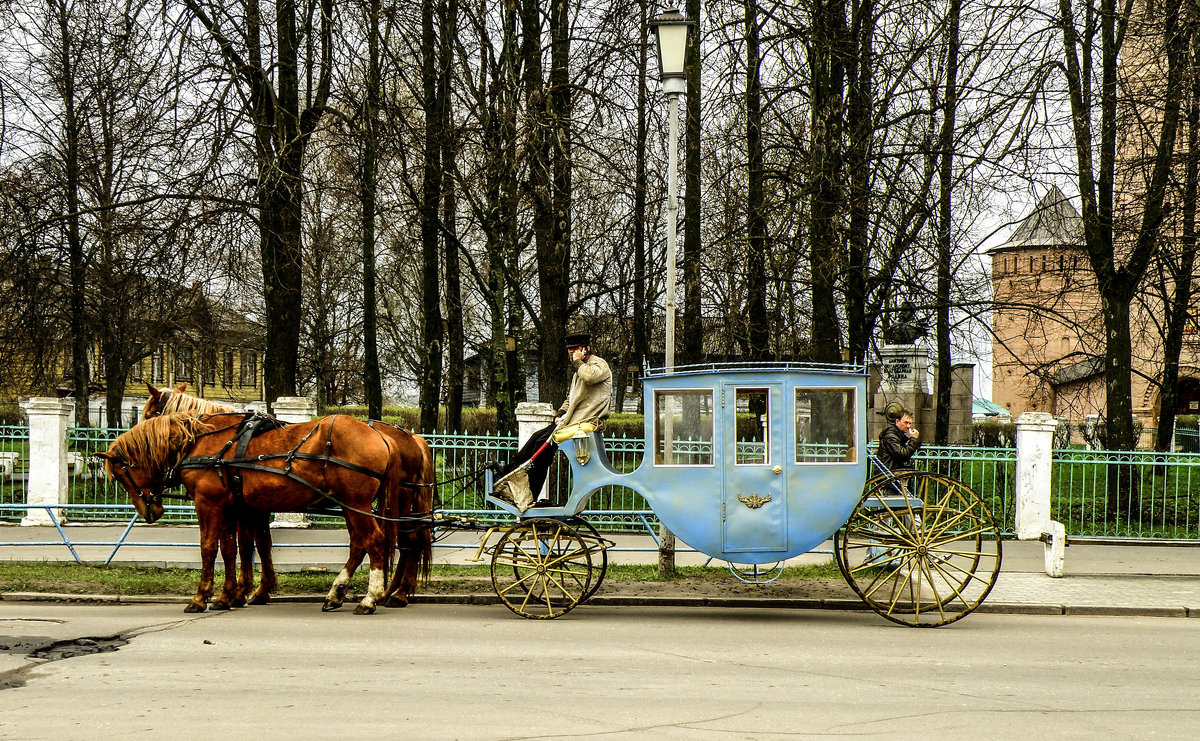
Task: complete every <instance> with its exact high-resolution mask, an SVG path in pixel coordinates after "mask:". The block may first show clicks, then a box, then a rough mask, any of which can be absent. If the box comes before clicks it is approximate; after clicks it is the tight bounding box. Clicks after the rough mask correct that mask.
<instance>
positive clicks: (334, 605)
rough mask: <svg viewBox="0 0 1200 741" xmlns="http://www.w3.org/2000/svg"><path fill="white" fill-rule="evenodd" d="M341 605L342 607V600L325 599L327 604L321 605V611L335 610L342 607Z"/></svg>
mask: <svg viewBox="0 0 1200 741" xmlns="http://www.w3.org/2000/svg"><path fill="white" fill-rule="evenodd" d="M341 607H342V603H341V602H334V601H332V600H325V604H323V605H321V612H333V611H334V610H338V609H341Z"/></svg>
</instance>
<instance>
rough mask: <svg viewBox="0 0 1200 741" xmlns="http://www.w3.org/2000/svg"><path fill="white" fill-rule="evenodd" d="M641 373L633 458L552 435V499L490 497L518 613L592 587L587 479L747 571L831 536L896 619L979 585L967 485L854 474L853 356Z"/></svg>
mask: <svg viewBox="0 0 1200 741" xmlns="http://www.w3.org/2000/svg"><path fill="white" fill-rule="evenodd" d="M643 388H644V392H643V393H644V408H645V410H646V417H645V441H646V443H645V455H644V456H643V459H642V462H641V464H640V465H639V466H638V467H637V468H636V469H635V470H632V471H628V472H623V471H619V470H617V469H616V468H614V467H613V465H612V464H611V463H610V462H609V461H608V459H607V457H606V456H605V453H604V443H603V440H602V439H601V436H600V433H599V432H590V433H585V434H581V435H579V436H577V437H575V438H573V439H571V440H570V441H569V443H567V444H565V445H564V446H563V448H562V452H563V453H565V456H566V460H567V461H568V463H569V465H570V481H571V486H570V493H569V495H568V496H567V499H566V501H565V503H563V504H562V505H561V506H559V507H555V508H545V507H539V508H537V509H532V510H525V511H523V512H522V511H520V510H519V508H517V507H516V506H515V505H514V504H513V503H512V502H511V501H508V500H506V499H502V498H499V497H496V496H493V497H490V501H492V502H493V503H494V504H495V505H496V506H497V507H500V508H501V509H504V510H506V511H508V512H510V513H511V514H513V515H514V516H517V517H518V518H519V519H518V521H517V523H516V524H514V525H513V526H511V527H509V528H507V529H506V530H505V531H504V532H503V533H502V535H501V536H500V538H499V540H498V542H497V543H496V544H495V545H494V546H490V548H491V552H492V560H491V570H492V579H493V583H494V585H495V588H496V592H497V594H498V595H499V596H500V598H501V599H502V600H503V602H504V604H506V605H507V606H508V607H509V608H510V609H511V610H513V611H514V612H516V613H517V614H519V615H523V616H525V617H533V618H552V617H557V616H559V615H562V614H563V613H565V612H567V611H568V610H570V609H572V608H573V607H575V606H577V605H579V604H581V603H583V602H585V601H586V600H587V599H588V597H590V596H591V595H592V594H594V593H595V591H596V588H597V587H598V586H599V584H600V582H601V581H602V580H603V579H604V571H605V568H606V566H607V558H606V554H605V547H606V543H605V541H604V540H603V538H601V536H600V535H599V534H597V533H596V531H595V529H594V528H593V527H592V526H591V525H589V524H588V523H587V522H586V520H583V519H582V518H581V517H580V516H579V515H580V513H581V512H582V511H583V510H584V508H585V506H586V504H587V501H588V497H589V496H590V494H591V493H592V492H594V491H595V490H597V489H599V488H601V487H605V486H613V485H617V486H626V487H629V488H631V489H633V490H635V491H637V492H638V493H640V494H641V495H642V496H643V497H644V498H645V499H646V501H647V502H648V503H649V505H650V507H651V509H653V510H654V512H655V514H657V515H658V517H659V519H661V520H662V522H663V523H664V524H665V525H666V526H667V527H668V528H669V529H670V530H671V531H672V532H673V533H675V534H676V535H677V536H678V537H679V538H680V539H681V540H683V541H684V542H685V543H687V544H688V545H690V546H691V547H693V548H695V549H696V550H697V551H700V552H702V553H704V554H707V555H709V556H711V557H712V558H715V559H720V560H722V561H726V562H728V563H729V564H730V565H731V568H735V569H736V568H737V567H736V566H735V565H741V566H744V567H746V568H745V569H744V570H743V572H742V573H741V576H742V578H744V579H746V578H748V579H751V580H755V581H762V580H764V579H763V575H764V574H777V573H778V571H777V569H778V567H779V565H780V564H782V563H783V562H784V561H786V560H787V559H789V558H792V557H793V556H797V555H799V554H802V553H806V552H808V551H810V550H812V549H814V548H816V547H817V546H819V545H821V544H822V543H824V542H826V541H827V540H828V539H829V538H830V537H832V538H833V550H834V556H835V558H836V560H837V564H838V567H839V569H840V570H841V572H842V574H843V576H844V577H845V578H846V580H847V581H848V582H849V584H850V586H851V587H852V588H853V589H854V591H855V592H856V593H857V594H858V595H859V596H860V597H862V599H863V600H864V601H865V602H866V604H867V605H868V606H870V607H871V609H873V610H875V611H876V612H878V613H879V614H881V615H883V616H884V617H886V618H888V619H889V620H893V621H895V622H898V623H903V624H906V625H913V626H922V627H928V626H935V625H944V624H946V623H950V622H953V621H955V620H957V619H959V618H961V617H963V616H965V615H967V614H968V613H970V612H971V611H973V610H974V609H975V608H976V607H978V606H979V605H980V604H981V603H982V602H983V600H984V598H986V597H987V595H988V592H990V591H991V588H992V585H993V584H994V583H995V580H996V577H997V575H998V573H999V571H1000V560H1001V541H1000V537H999V533H998V531H997V528H996V525H995V521H994V520H993V518H992V515H991V513H990V512H989V510H988V508H987V506H986V505H985V504H984V502H983V501H982V500H981V499H980V498H979V497H978V496H977V495H976V494H975V493H974V492H973V491H971V490H970V489H969V488H968V487H966V486H965V485H963V484H962V483H961V482H959V481H956V480H954V479H951V478H949V477H946V476H942V475H939V474H936V473H929V472H924V471H906V472H900V473H897V474H894V475H893V474H892V473H890V472H887V471H882V470H879V469H881V468H882V467H881V466H880V464H879V463H878V461H877V460H875V461H874V462H873V463H874V465H875V467H876V469H877V470H879V473H878V475H876V476H875V477H874V478H871V479H870V480H869V481H867V472H868V470H869V468H870V467H871V465H872V460H873V456H871V454H870V453H869V452H868V450H867V446H866V429H867V425H866V408H865V407H866V405H865V403H864V402H865V398H866V376H865V374H864V373H863V369H862V368H855V367H848V366H818V365H795V364H777V365H762V364H757V365H732V364H725V365H706V366H690V367H682V368H674V369H670V371H669V372H668V371H666V370H651V371H648V373H647V375H646V377H645V379H644V385H643ZM864 482H865V483H866V486H865V489H864ZM767 564H774V565H775V568H766V569H764V568H763V567H764V565H767ZM768 578H769V577H768Z"/></svg>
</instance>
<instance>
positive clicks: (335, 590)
mask: <svg viewBox="0 0 1200 741" xmlns="http://www.w3.org/2000/svg"><path fill="white" fill-rule="evenodd" d="M349 583H350V572H349V571H346V569H344V568H343V569H342V571H341V573H339V574H338V575H337V578H336V579H334V580H333V586H332V587H330V588H329V594H328V595H327V596H326V597H325V599H326V601H329V602H336V603H337V604H339V605H340V604H342V595H341V594H339V592H342V591H344V590H343V589H342V588H343V587H345V586H346V585H347V584H349Z"/></svg>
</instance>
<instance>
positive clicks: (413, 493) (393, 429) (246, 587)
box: [142, 382, 434, 610]
mask: <svg viewBox="0 0 1200 741" xmlns="http://www.w3.org/2000/svg"><path fill="white" fill-rule="evenodd" d="M146 388H147V390H148V391H149V393H150V398H149V399H147V400H146V405H145V407H144V408H143V409H142V416H143V418H144V419H153V418H154V417H156V416H158V415H160V414H164V413H169V412H173V411H189V410H197V411H198V412H200V413H204V414H209V413H211V414H217V413H221V412H232V411H233V408H232V407H226V406H225V405H222V404H218V403H216V402H214V401H210V400H207V399H200V398H197V397H195V396H192V395H191V394H188V393H186V391H187V383H186V382H183V383H180V384H179V386H177V387H175V388H174V389H172V390H170V391H162V390H159V389H158V388H156V387H155V386H153V385H152V384H150V383H149V382H147V383H146ZM164 410H165V411H164ZM367 424H368V425H369V426H371V427H374V428H375V429H376V430H378V431H379V432H380V433H382V434H383V435H385V436H386V437H388V438H389V439H390V440H391V441H392V442H393V443H395V446H394V448H395V450H396V451H397V452H398V455H399V457H400V463H399V465H400V467H401V470H402V471H403V474H402V476H401V480H402V481H403V482H404V492H405V493H407V496H401V498H400V503H401V517H402V518H404V517H410V518H411V517H412V515H413V514H415V513H426V512H430V511H432V509H433V493H434V492H433V484H434V468H433V453H432V451H431V450H430V449H429V443H428V442H426V440H425V438H423V437H421V436H420V435H417V434H415V433H413V432H410V431H409V430H406V429H404V428H402V427H397V426H395V425H391V424H388V423H387V422H378V421H375V420H372V421H369V422H367ZM245 514H246V515H248V516H249V518H250V519H249V520H247V519H246V518H245V517H242V518H239V520H238V550H239V551H240V553H241V556H242V558H241V573H240V576H239V579H238V594H237V601H235V602H234V603H233V604H234V606H241V605H242V604H246V603H249V604H265V603H266V602H267V601H268V600H269V597H270V592H272V591H274V589H275V567H274V562H273V560H272V558H271V528H270V522H269V517H268V516H267V515H266V514H265V513H261V512H257V511H254V510H250V511H248V512H246V513H245ZM384 527H385V528H388V527H393V528H396V523H387V522H385V523H384ZM396 529H397V533H396V537H397V549H398V551H399V553H400V558H399V561H398V563H397V565H396V569H395V571H394V572H393V576H392V583H391V584H390V585H389V586H388V589H387V595H388V597H387V599H386V601H385V604H386V605H387V606H388V607H404V606H406V605H407V604H408V596H409V595H412V594H413V593H415V592H416V590H417V586H418V584H419V582H420V581H422V580H424V579H428V577H429V569H430V566H431V563H432V558H431V557H430V556H428V555H426V556H424V557H423V558H420V557H410V556H409V555H408V554H418V556H419V554H423V553H424V554H429V553H431V552H432V532H431V531H430V529H429V528H428V527H424V526H417V527H414V526H413V525H412V524H409V525H408V526H407V527H405V526H400V527H398V528H396ZM255 547H257V549H258V556H259V565H260V570H261V573H262V579H261V580H260V582H259V586H258V589H257V590H255V591H254V592H253V594H251V593H250V588H251V587H252V586H253V583H254V564H253V562H252V561H251V560H250V554H251V553H252V552H253V550H254V548H255ZM365 555H366V554H365V553H364V552H361V551H359V552H355V551H354V550H353V548H352V550H351V554H350V559H349V561H348V562H347V563H348V564H349V563H350V562H353V563H354V568H351V569H350V570H349V571H348V572H346V571H345V570H343V573H341V574H339V575H338V579H337V580H336V582H335V584H334V587H333V589H331V590H330V593H329V598H328V599H326V601H325V605H324V609H325V610H335V609H337V608H338V607H341V606H342V602H343V599H344V596H345V592H346V585H347V583H348V582H349V580H350V574H352V573H353V572H354V569H355V568H357V567H358V565H359V564H360V563H362V558H363V557H364V556H365ZM356 557H357V560H355V558H356ZM214 607H216V604H214Z"/></svg>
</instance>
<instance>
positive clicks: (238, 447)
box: [167, 412, 384, 506]
mask: <svg viewBox="0 0 1200 741" xmlns="http://www.w3.org/2000/svg"><path fill="white" fill-rule="evenodd" d="M336 419H337V418H336V417H334V418H333V419H331V420H330V422H329V425H328V426H327V427H326V438H325V452H324V453H304V452H301V451H300V448H301V447H303V445H304V444H305V443H306V442H308V441H309V439H310V438H312V436H313V435H315V434H316V432H317V430H319V429H321V428H320V425H317V426H314V427H313V428H312V429H311V430H309V432H308V434H307V435H305V436H304V437H303V438H301V439H300V441H299V442H297V443H296V445H295V446H294V447H293V448H292V449H291V450H289V451H287V452H286V453H263V454H262V455H253V456H251V455H247V451H248V450H249V448H250V441H251V440H253V439H254V438H255V437H257V436H258V435H261V434H263V433H264V432H269V431H271V430H277V429H279V428H281V427H284V426H286V425H287V424H288V423H287V422H281V421H279V420H277V419H275V418H274V417H270V416H268V415H265V414H261V413H259V412H250V413H247V414H246V416H245V417H244V418H243V419H242V421H241V423H239V424H238V428H237V432H236V433H235V434H234V436H233V437H232V438H230V439H229V441H228V442H226V443H225V445H224V446H223V447H222V448H221V449H220V450H219V451H217V452H216V453H214V454H213V455H197V456H192V457H190V458H183V459H181V460H180V461H179V462H178V463H177V464H176V465H175V467H174V468H173V469H172V470H171V471H170V472H169V473H168V474H167V481H168V482H171V483H177V482H178V480H179V472H180V471H181V470H183V469H211V468H215V469H218V471H219V474H220V476H221V481H222V483H224V484H225V485H226V486H228V487H229V490H230V491H231V492H232V493H233V498H234V501H235V502H236V503H237V504H238V505H242V504H244V503H245V499H244V496H243V493H242V472H244V471H258V472H261V473H270V474H273V475H276V476H283V477H284V478H287V479H291V480H292V481H295V482H296V483H298V484H301V485H303V486H305V487H306V488H308V489H311V490H312V491H313V493H315V494H317V495H318V496H320V497H321V498H322V499H326V500H329V501H332V502H334V503H335V504H337V505H338V506H344V505H342V504H341V503H340V502H338V501H337V500H336V499H334V498H333V497H332V496H330V494H329V493H328V492H325V491H322V490H321V489H320V488H319V487H317V486H316V485H314V484H313V483H312V482H310V481H309V480H308V479H305V478H304V477H302V476H300V475H298V474H296V473H293V472H292V465H293V464H294V463H295V462H296V461H318V462H320V463H321V464H322V465H321V471H322V472H324V471H325V470H327V469H328V467H329V464H330V463H332V464H334V465H335V466H338V467H341V468H345V469H348V470H350V471H354V472H356V473H361V474H363V475H364V476H370V477H371V478H373V479H376V480H378V481H383V479H384V474H382V473H378V472H376V471H372V470H371V469H369V468H365V467H363V466H360V465H358V464H356V463H351V462H350V461H347V460H344V459H342V458H338V457H336V456H334V455H333V454H332V452H333V424H334V421H335V420H336ZM226 429H228V428H226ZM209 434H213V433H209ZM231 448H232V449H233V454H232V456H230V457H229V458H226V457H225V454H226V453H228V452H229V450H230V449H231ZM280 459H282V460H283V461H284V465H283V468H277V467H275V466H268V465H263V462H264V461H269V460H280Z"/></svg>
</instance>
